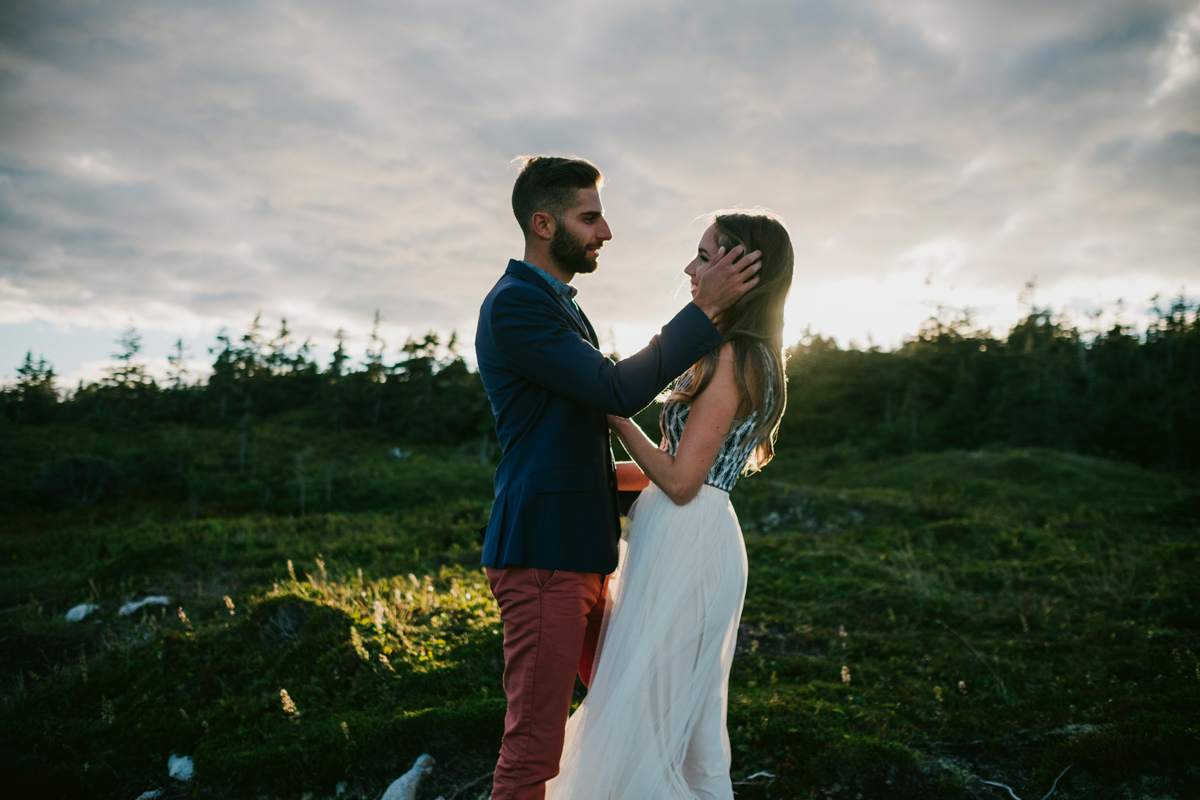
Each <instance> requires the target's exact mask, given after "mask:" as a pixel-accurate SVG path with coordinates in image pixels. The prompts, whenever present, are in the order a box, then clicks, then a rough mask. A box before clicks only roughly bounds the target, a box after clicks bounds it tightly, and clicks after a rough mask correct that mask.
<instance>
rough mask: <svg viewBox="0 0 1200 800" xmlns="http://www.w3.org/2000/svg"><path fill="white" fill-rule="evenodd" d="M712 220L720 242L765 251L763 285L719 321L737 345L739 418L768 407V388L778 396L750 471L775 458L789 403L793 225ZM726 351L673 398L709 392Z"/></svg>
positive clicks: (761, 218) (738, 215)
mask: <svg viewBox="0 0 1200 800" xmlns="http://www.w3.org/2000/svg"><path fill="white" fill-rule="evenodd" d="M711 220H712V225H714V226H715V227H716V235H717V244H718V245H720V246H723V247H724V248H725V249H726V250H727V251H728V250H730V249H732V248H733V247H736V246H737V245H739V244H740V245H743V246H745V248H746V252H750V251H752V250H761V251H762V259H761V261H762V267H761V268H760V269H759V271H758V283H757V284H756V285H755V286H754V288H753V289H751V290H750V291H748V292H746V293H745V294H744V295H742V296H741V297H740V298H739V299H738V300H737V302H735V303H734V304H733V305H731V306H730V307H729V308H727V309H725V310H724V311H722V312H721V313H720V314H719V315H718V316H717V318H716V319H715V320H713V322H714V324H715V325H716V326H717V330H719V331H720V332H721V334H722V336H723V338H722V340H721V345H724V344H725V342H732V343H733V365H734V369H733V374H734V376H735V378H736V380H737V385H738V390H739V391H740V393H741V402H740V403H739V404H738V411H737V417H738V419H745V418H746V417H748V416H750V414H751V413H753V412H755V411H762V410H764V406H765V405H766V397H767V389H768V386H770V389H771V395H772V397H773V398H774V402H772V403H771V406H770V408H766V409H765V410H766V412H767V413H765V414H762V415H761V417H760V418H759V419H758V421H757V424H756V425H755V426H754V431H753V432H752V433H751V438H753V439H756V440H757V441H758V445H757V446H756V447H755V448H754V452H753V453H752V454H751V456H750V460H749V461H748V462H747V464H746V471H747V472H753V471H756V470H759V469H762V468H763V467H764V466H765V465H766V464H767V462H768V461H770V460H771V459H772V458H774V456H775V436H776V434H777V433H778V432H779V421H780V420H781V419H782V418H783V410H784V406H785V405H786V404H787V377H786V375H785V374H784V361H783V305H784V302H785V301H786V300H787V295H788V290H789V289H790V288H791V286H792V266H793V262H794V261H795V254H794V253H793V252H792V240H791V237H790V236H788V232H787V229H786V228H784V227H783V223H782V222H781V221H780V219H779V218H778V217H777V216H775V215H774V214H772V213H771V212H769V211H763V210H758V209H755V210H747V211H740V210H738V211H718V212H716V213H714V214H713V215H712V217H711ZM720 353H721V347H715V348H713V349H712V350H710V351H709V352H708V354H707V355H705V356H704V357H703V358H701V359H700V360H699V361H697V362H696V363H695V364H693V365H692V366H691V367H690V368H689V369H688V371H687V373H685V375H684V377H681V378H680V379H679V382H678V384H677V386H676V389H675V391H673V392H672V393H671V395H670V397H669V398H668V401H667V402H686V403H690V402H692V400H694V399H695V398H696V397H697V396H698V395H699V394H700V393H701V392H703V391H704V389H705V388H706V387H707V386H708V384H709V381H711V380H712V376H713V373H714V372H715V371H716V368H717V361H718V359H719V358H720ZM684 378H687V380H685V379H684ZM680 387H682V388H680Z"/></svg>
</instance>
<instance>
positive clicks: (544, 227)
mask: <svg viewBox="0 0 1200 800" xmlns="http://www.w3.org/2000/svg"><path fill="white" fill-rule="evenodd" d="M530 223H531V224H530V226H529V230H530V232H531V233H532V234H533V235H534V236H536V237H538V238H539V239H545V240H547V241H549V240H550V239H553V238H554V228H555V226H556V225H557V224H558V222H557V220H555V219H554V215H552V214H547V213H546V212H545V211H535V212H533V219H532V220H530Z"/></svg>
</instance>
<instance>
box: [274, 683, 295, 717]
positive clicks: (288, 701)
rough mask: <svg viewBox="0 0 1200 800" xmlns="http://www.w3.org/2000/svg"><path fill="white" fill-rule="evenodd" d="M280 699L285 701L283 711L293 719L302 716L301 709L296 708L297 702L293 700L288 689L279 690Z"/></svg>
mask: <svg viewBox="0 0 1200 800" xmlns="http://www.w3.org/2000/svg"><path fill="white" fill-rule="evenodd" d="M279 699H280V700H282V701H283V713H285V714H287V715H288V716H289V717H291V718H292V719H295V718H296V717H298V716H300V709H298V708H296V703H295V702H294V701H293V700H292V697H291V695H289V694H288V693H287V689H280V690H279Z"/></svg>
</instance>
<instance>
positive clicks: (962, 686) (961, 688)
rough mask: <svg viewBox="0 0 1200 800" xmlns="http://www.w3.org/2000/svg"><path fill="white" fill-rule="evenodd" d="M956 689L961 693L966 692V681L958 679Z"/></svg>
mask: <svg viewBox="0 0 1200 800" xmlns="http://www.w3.org/2000/svg"><path fill="white" fill-rule="evenodd" d="M958 690H959V691H960V692H962V693H963V694H966V693H967V682H966V681H959V682H958Z"/></svg>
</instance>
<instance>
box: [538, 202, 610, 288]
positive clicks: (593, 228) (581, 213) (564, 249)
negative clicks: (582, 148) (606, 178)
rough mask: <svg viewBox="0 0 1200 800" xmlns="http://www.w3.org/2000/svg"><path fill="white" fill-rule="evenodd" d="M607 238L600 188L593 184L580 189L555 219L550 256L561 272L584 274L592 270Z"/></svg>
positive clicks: (607, 231) (608, 235)
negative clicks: (560, 215)
mask: <svg viewBox="0 0 1200 800" xmlns="http://www.w3.org/2000/svg"><path fill="white" fill-rule="evenodd" d="M611 238H612V231H610V230H609V228H608V222H607V221H606V220H605V219H604V206H603V205H602V204H601V203H600V191H599V190H598V189H596V188H595V187H592V188H588V189H580V190H579V193H578V194H577V195H576V202H575V205H574V206H573V207H572V208H571V209H570V210H569V211H567V212H566V213H565V214H563V215H562V217H561V218H556V219H555V226H554V236H553V237H552V238H551V239H550V255H551V256H552V257H553V258H554V261H555V263H556V264H558V266H559V267H560V268H562V269H563V270H564V271H566V272H571V273H574V274H576V275H579V274H583V275H587V274H588V273H591V272H595V271H596V267H597V266H598V259H599V257H600V248H601V247H603V246H604V243H605V242H606V241H608V240H609V239H611Z"/></svg>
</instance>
